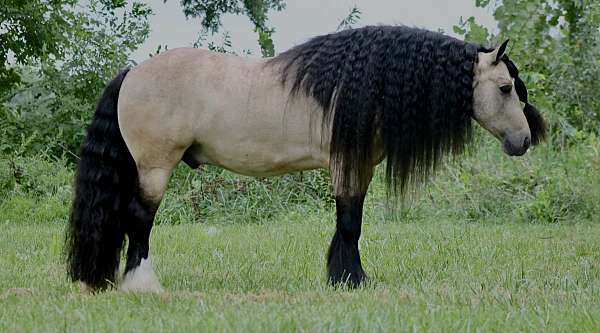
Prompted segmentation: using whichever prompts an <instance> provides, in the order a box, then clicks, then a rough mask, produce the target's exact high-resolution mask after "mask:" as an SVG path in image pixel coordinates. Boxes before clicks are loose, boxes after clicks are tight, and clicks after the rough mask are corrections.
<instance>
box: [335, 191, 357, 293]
mask: <svg viewBox="0 0 600 333" xmlns="http://www.w3.org/2000/svg"><path fill="white" fill-rule="evenodd" d="M364 199H365V193H361V194H357V195H355V196H338V197H336V200H335V201H336V212H337V222H336V230H335V234H334V235H333V239H332V241H331V245H330V246H329V254H328V256H327V269H328V273H329V282H330V283H331V284H333V285H337V284H340V283H347V284H348V285H349V286H350V287H357V286H359V285H360V284H361V283H362V282H363V281H364V280H365V278H366V274H365V272H364V270H363V268H362V264H361V262H360V254H359V251H358V240H359V239H360V231H361V224H362V212H363V203H364Z"/></svg>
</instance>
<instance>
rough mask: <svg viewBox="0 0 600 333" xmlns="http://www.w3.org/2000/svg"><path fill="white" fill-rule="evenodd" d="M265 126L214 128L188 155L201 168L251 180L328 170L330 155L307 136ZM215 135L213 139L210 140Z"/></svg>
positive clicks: (307, 134)
mask: <svg viewBox="0 0 600 333" xmlns="http://www.w3.org/2000/svg"><path fill="white" fill-rule="evenodd" d="M262 125H263V126H258V127H248V126H241V127H239V128H236V129H225V128H221V129H220V130H219V128H218V127H216V128H213V130H211V131H208V132H207V133H204V134H205V135H202V137H203V140H201V142H199V143H198V144H195V145H193V146H192V147H191V149H190V150H189V152H190V154H189V155H191V156H193V159H194V161H196V162H197V163H198V164H212V165H217V166H220V167H223V168H225V169H228V170H230V171H233V172H236V173H239V174H243V175H248V176H274V175H281V174H285V173H290V172H294V171H301V170H309V169H317V168H326V167H327V165H328V154H327V153H326V152H324V151H323V150H322V149H320V145H318V144H316V145H315V144H314V143H313V142H310V141H311V140H310V135H309V133H308V132H307V133H305V134H304V135H303V136H302V135H297V134H298V133H297V132H296V133H292V134H290V135H285V132H282V131H277V130H276V131H273V130H269V129H268V128H267V127H266V126H264V125H265V124H262ZM216 132H219V134H216ZM212 133H215V137H214V138H212V137H209V136H211V135H210V134H212ZM293 134H296V135H293ZM189 155H188V156H189Z"/></svg>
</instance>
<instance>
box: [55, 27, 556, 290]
mask: <svg viewBox="0 0 600 333" xmlns="http://www.w3.org/2000/svg"><path fill="white" fill-rule="evenodd" d="M507 44H508V40H507V41H506V42H504V43H502V44H501V45H500V46H498V47H496V48H486V47H483V46H480V45H477V44H474V43H469V42H465V41H461V40H459V39H456V38H453V37H450V36H446V35H444V34H442V33H438V32H431V31H427V30H423V29H418V28H410V27H405V26H368V27H362V28H357V29H350V30H345V31H342V32H338V33H332V34H327V35H322V36H318V37H314V38H312V39H310V40H308V41H307V42H305V43H303V44H299V45H297V46H295V47H293V48H291V49H290V50H288V51H286V52H283V53H281V54H279V55H277V56H276V57H273V58H267V59H256V58H249V57H239V56H236V55H229V54H220V53H213V52H210V51H208V50H200V49H193V48H179V49H172V50H169V51H167V52H164V53H162V54H160V55H156V56H153V57H151V58H150V59H148V60H146V61H145V62H143V63H141V64H139V65H137V66H135V67H133V68H127V69H125V70H123V71H122V72H120V73H119V74H118V75H117V76H116V77H115V78H114V79H113V80H112V81H110V82H109V83H108V85H107V86H106V88H105V90H104V93H103V94H102V96H101V97H100V99H99V101H98V104H97V108H96V111H95V113H94V115H93V118H92V120H91V124H90V125H89V128H88V129H87V136H86V138H85V141H84V142H83V144H82V146H81V152H80V159H79V161H78V165H77V171H76V176H75V188H74V200H73V206H72V209H71V215H70V219H69V225H68V228H67V232H66V234H67V235H66V243H65V246H66V247H65V249H66V251H65V252H66V262H67V271H68V275H69V277H70V279H71V280H72V281H74V282H76V281H80V282H83V285H84V286H86V287H87V288H88V289H89V290H92V291H102V290H105V289H106V288H110V287H118V288H119V289H121V290H124V291H161V290H163V289H162V286H161V284H160V282H159V280H158V279H157V276H156V274H155V273H154V270H153V266H152V263H151V259H150V255H149V237H150V232H151V229H152V225H153V220H154V217H155V214H156V211H157V209H158V207H159V204H160V202H161V199H162V197H163V194H164V192H165V189H166V187H167V183H168V181H169V178H170V176H171V174H172V172H173V169H174V168H175V166H176V165H177V164H178V163H179V162H180V161H183V162H185V163H186V164H188V165H189V166H190V167H192V168H197V167H199V166H201V165H205V164H210V165H215V166H219V167H222V168H225V169H227V170H230V171H233V172H235V173H238V174H242V175H249V176H260V177H264V176H273V175H281V174H285V173H290V172H296V171H301V170H310V169H317V168H325V169H329V171H330V174H331V182H332V187H333V191H334V194H335V203H336V229H335V233H334V235H333V238H332V241H331V244H330V246H329V251H328V254H327V273H328V282H329V283H331V284H333V285H347V286H350V287H357V286H359V285H360V284H361V283H362V282H363V281H365V279H366V277H367V276H366V274H365V272H364V270H363V268H362V264H361V259H360V254H359V247H358V243H359V238H360V235H361V223H362V212H363V203H364V199H365V195H366V192H367V189H368V186H369V183H370V181H371V178H372V176H373V170H374V168H375V166H377V165H378V164H380V163H381V162H382V161H383V160H386V169H385V177H384V179H385V183H386V185H387V186H388V191H390V193H392V194H394V195H396V196H402V195H403V193H405V192H406V189H407V187H408V186H409V185H417V184H420V183H422V182H423V181H425V180H427V179H428V178H429V177H430V176H431V175H433V173H434V171H435V170H436V169H437V168H438V166H439V165H440V164H441V163H442V162H443V161H444V160H445V159H446V158H448V157H451V156H459V154H460V153H461V152H463V151H464V149H465V147H466V146H467V144H469V143H470V142H473V140H471V138H472V123H473V122H474V121H473V120H475V122H477V123H479V125H481V126H482V127H483V128H484V129H485V130H487V131H488V132H489V133H491V135H493V136H494V137H496V138H497V139H498V141H499V142H500V144H501V147H502V149H503V151H504V152H505V153H506V154H508V155H511V156H521V155H523V154H525V152H526V151H527V150H528V148H529V147H530V145H537V144H539V143H540V142H541V141H543V140H544V138H545V136H546V125H545V123H544V120H543V118H542V116H541V114H540V113H539V112H538V110H537V109H536V108H535V107H533V106H532V105H531V104H529V101H528V100H527V88H526V87H525V84H524V83H523V81H522V80H521V79H520V78H519V72H518V69H517V67H516V66H515V64H514V63H513V62H512V61H511V60H510V59H509V58H508V56H507V55H506V54H505V53H506V48H507ZM125 239H127V240H128V248H127V252H126V258H127V259H126V260H127V261H126V264H125V269H124V274H123V276H122V277H121V278H118V275H119V262H120V257H121V252H122V251H123V247H124V244H125Z"/></svg>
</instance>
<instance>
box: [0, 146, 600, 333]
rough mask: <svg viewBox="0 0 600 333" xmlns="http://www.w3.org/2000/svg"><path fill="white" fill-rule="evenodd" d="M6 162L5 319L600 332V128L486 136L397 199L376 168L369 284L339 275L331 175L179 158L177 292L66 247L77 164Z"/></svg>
mask: <svg viewBox="0 0 600 333" xmlns="http://www.w3.org/2000/svg"><path fill="white" fill-rule="evenodd" d="M0 166H1V168H0V192H1V193H0V332H29V331H37V332H53V331H67V332H70V331H73V332H81V331H90V332H96V331H111V332H113V331H125V332H131V331H181V332H189V331H207V332H215V331H216V332H218V331H238V332H253V331H307V332H314V331H332V332H335V331H339V332H349V331H390V332H395V331H506V330H508V331H600V219H599V218H598V216H599V214H600V205H598V203H600V140H598V139H597V138H589V139H587V140H585V141H582V142H581V143H579V144H577V145H573V146H572V147H569V148H568V149H561V150H558V149H556V148H553V147H551V146H549V145H548V146H545V147H542V148H541V149H536V150H535V151H533V152H531V153H530V154H528V155H527V157H526V158H521V159H509V158H507V157H504V156H503V155H502V153H501V152H500V151H499V149H498V147H497V145H496V144H495V143H494V142H491V141H490V142H485V144H484V145H483V148H482V149H479V150H478V151H476V152H473V153H471V154H470V155H468V156H466V157H465V159H463V160H462V161H461V162H460V163H455V164H452V165H449V166H446V167H444V168H443V170H441V173H440V176H439V177H437V178H436V179H435V180H434V181H433V182H431V183H430V184H428V185H427V186H424V187H423V188H422V189H421V191H420V192H419V193H420V194H419V195H415V196H413V197H409V198H407V200H405V201H404V202H403V203H401V204H397V205H396V206H391V205H389V204H387V203H386V202H387V201H386V199H385V190H384V188H383V186H382V185H381V180H380V179H379V178H378V179H376V180H375V182H374V183H373V185H372V187H371V191H370V194H369V196H368V202H367V204H366V211H365V226H364V233H363V238H362V239H361V244H360V246H361V250H362V255H363V264H364V266H365V270H366V271H367V273H368V274H369V277H370V280H369V283H368V284H367V285H366V286H364V287H363V288H361V289H359V290H340V289H333V288H331V287H329V286H328V285H327V284H326V282H325V281H326V279H325V252H326V250H327V246H328V244H329V240H330V237H331V235H332V233H333V227H334V223H333V218H334V210H333V206H332V203H331V194H330V193H329V192H328V190H327V185H326V184H327V177H326V175H324V174H323V173H306V174H304V175H293V176H287V177H280V178H275V179H268V180H266V179H259V180H255V179H251V178H240V177H238V176H235V175H232V174H230V173H227V172H221V171H219V170H215V169H210V168H208V169H204V170H203V171H201V172H200V173H196V172H190V171H189V170H187V169H185V168H180V169H178V170H177V172H176V175H175V177H174V179H173V182H172V184H171V189H170V191H169V194H168V195H167V197H166V199H165V201H164V202H163V204H162V206H161V209H160V212H159V216H158V218H157V222H156V224H157V225H156V226H155V229H154V232H153V235H152V241H151V242H152V243H151V251H152V253H153V260H154V264H155V266H156V270H157V273H158V275H159V278H160V280H161V282H162V284H163V286H164V287H165V289H166V291H165V292H164V293H162V294H141V295H139V294H138V295H136V294H124V293H120V292H116V291H109V292H106V293H102V294H99V295H86V294H82V293H81V292H80V290H79V288H78V286H76V285H72V284H71V283H69V282H68V281H67V279H66V274H65V270H64V264H63V263H62V259H61V253H62V244H63V229H64V226H65V223H66V218H67V216H68V210H69V202H70V197H71V188H70V185H69V184H70V182H71V178H72V171H70V168H69V167H66V166H65V164H64V163H63V162H62V161H48V160H45V159H43V158H35V159H31V158H29V159H28V158H0ZM379 176H380V175H379ZM379 176H378V177H379Z"/></svg>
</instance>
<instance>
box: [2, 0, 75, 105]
mask: <svg viewBox="0 0 600 333" xmlns="http://www.w3.org/2000/svg"><path fill="white" fill-rule="evenodd" d="M75 3H77V1H76V0H53V1H49V0H27V1H23V0H4V1H2V5H1V6H0V63H2V65H0V96H2V95H3V94H4V93H6V91H8V90H10V89H11V88H12V87H14V86H15V85H16V84H18V83H19V82H20V75H19V72H18V70H17V69H16V68H15V67H13V66H11V65H10V64H11V63H16V64H17V65H25V64H30V63H32V62H33V61H43V60H46V59H49V58H51V57H53V58H60V57H61V56H62V54H63V52H64V50H63V48H64V44H65V43H66V42H68V39H67V36H65V32H66V31H68V28H69V22H68V20H69V19H70V18H71V17H72V16H73V12H72V11H70V10H69V9H68V8H71V7H72V6H73V5H75Z"/></svg>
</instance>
